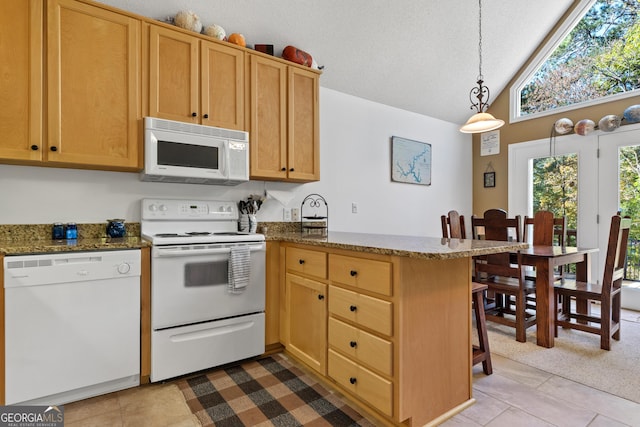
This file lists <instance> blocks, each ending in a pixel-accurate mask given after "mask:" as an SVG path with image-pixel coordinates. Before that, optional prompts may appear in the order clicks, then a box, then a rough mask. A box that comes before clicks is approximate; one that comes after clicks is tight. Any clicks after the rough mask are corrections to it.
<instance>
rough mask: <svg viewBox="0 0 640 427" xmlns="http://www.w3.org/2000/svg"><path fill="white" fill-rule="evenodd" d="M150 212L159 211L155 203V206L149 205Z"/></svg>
mask: <svg viewBox="0 0 640 427" xmlns="http://www.w3.org/2000/svg"><path fill="white" fill-rule="evenodd" d="M149 210H150V211H151V212H155V211H157V210H158V205H156V204H155V203H153V204H151V205H149Z"/></svg>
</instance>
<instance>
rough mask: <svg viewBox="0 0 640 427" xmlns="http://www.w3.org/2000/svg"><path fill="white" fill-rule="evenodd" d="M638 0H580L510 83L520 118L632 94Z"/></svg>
mask: <svg viewBox="0 0 640 427" xmlns="http://www.w3.org/2000/svg"><path fill="white" fill-rule="evenodd" d="M638 91H640V2H639V1H638V0H595V1H594V0H583V1H582V3H581V4H580V5H579V6H578V7H577V8H576V9H574V11H573V12H572V13H571V15H570V16H569V18H568V19H567V20H566V22H565V23H564V24H563V26H562V27H561V28H560V29H559V31H558V32H557V33H556V34H555V35H554V36H553V37H552V38H551V40H550V41H549V43H548V44H547V46H546V47H545V49H543V50H542V51H541V53H540V54H539V55H538V57H536V58H535V59H534V60H533V61H532V62H531V64H530V65H529V67H528V68H527V70H525V72H524V73H523V75H522V76H521V79H520V80H519V81H518V82H517V83H516V84H515V85H514V86H513V87H512V88H511V100H510V101H511V119H512V121H518V120H524V119H527V118H531V117H539V116H542V115H548V114H553V113H557V112H560V111H565V110H570V109H573V108H580V107H584V106H585V105H591V104H596V103H599V102H606V101H610V100H613V99H614V98H613V97H616V98H623V97H627V96H633V95H637V94H638V93H639V92H638Z"/></svg>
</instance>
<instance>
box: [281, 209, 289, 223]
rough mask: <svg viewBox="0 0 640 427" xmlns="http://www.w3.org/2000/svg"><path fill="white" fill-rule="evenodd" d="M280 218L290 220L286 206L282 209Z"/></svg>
mask: <svg viewBox="0 0 640 427" xmlns="http://www.w3.org/2000/svg"><path fill="white" fill-rule="evenodd" d="M282 220H283V221H291V211H290V210H289V209H287V208H284V209H282Z"/></svg>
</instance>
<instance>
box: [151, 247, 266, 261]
mask: <svg viewBox="0 0 640 427" xmlns="http://www.w3.org/2000/svg"><path fill="white" fill-rule="evenodd" d="M249 250H250V251H251V252H255V251H264V250H265V248H264V244H259V245H249ZM229 253H231V248H229V247H225V248H207V247H203V248H194V247H188V246H168V247H163V248H157V250H156V251H155V256H156V257H163V258H169V257H186V256H195V255H221V254H229Z"/></svg>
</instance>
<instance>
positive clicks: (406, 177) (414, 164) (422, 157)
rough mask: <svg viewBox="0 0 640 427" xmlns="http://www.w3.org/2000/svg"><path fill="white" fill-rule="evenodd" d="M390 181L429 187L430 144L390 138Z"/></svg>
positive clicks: (396, 137) (397, 137)
mask: <svg viewBox="0 0 640 427" xmlns="http://www.w3.org/2000/svg"><path fill="white" fill-rule="evenodd" d="M391 181H395V182H404V183H407V184H421V185H431V144H428V143H426V142H420V141H413V140H411V139H406V138H400V137H399V136H393V137H391Z"/></svg>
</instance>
